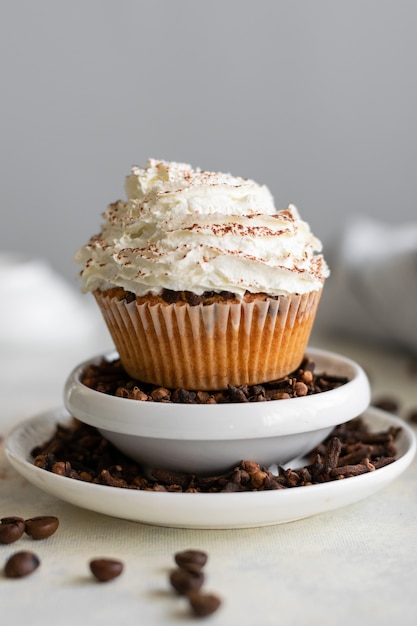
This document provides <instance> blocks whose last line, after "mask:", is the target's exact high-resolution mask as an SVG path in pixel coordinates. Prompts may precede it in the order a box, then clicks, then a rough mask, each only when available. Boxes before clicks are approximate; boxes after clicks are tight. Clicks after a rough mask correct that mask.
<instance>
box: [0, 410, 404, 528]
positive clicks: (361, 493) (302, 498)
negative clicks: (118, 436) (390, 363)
mask: <svg viewBox="0 0 417 626" xmlns="http://www.w3.org/2000/svg"><path fill="white" fill-rule="evenodd" d="M68 419H69V414H68V413H67V411H66V410H65V409H63V408H61V409H57V410H54V411H50V412H48V413H44V414H41V415H39V416H37V417H34V418H32V419H30V420H28V421H26V422H23V423H22V424H19V425H17V426H16V427H15V428H14V429H13V430H12V431H11V432H10V433H9V435H8V437H7V439H6V442H5V452H6V455H7V458H8V460H9V461H10V463H11V464H12V465H13V466H14V468H15V469H16V470H17V471H18V472H19V473H20V474H21V475H22V476H24V477H25V478H26V479H27V480H28V481H30V482H31V483H32V484H33V485H35V486H36V487H38V488H39V489H42V490H43V491H45V492H47V493H49V494H51V495H53V496H55V497H57V498H60V499H61V500H64V501H66V502H69V503H71V504H74V505H76V506H79V507H81V508H85V509H88V510H91V511H96V512H99V513H104V514H106V515H111V516H113V517H119V518H122V519H128V520H133V521H137V522H143V523H147V524H154V525H159V526H170V527H177V528H208V529H220V528H222V529H227V528H250V527H256V526H269V525H273V524H282V523H285V522H291V521H295V520H299V519H303V518H306V517H310V516H312V515H317V514H320V513H325V512H326V511H331V510H333V509H337V508H341V507H344V506H347V505H349V504H352V503H353V502H357V501H359V500H362V499H364V498H366V497H368V496H370V495H371V494H373V493H375V492H377V491H378V490H380V489H382V488H383V487H385V486H386V485H388V484H389V483H390V482H391V481H393V480H394V479H395V478H397V477H398V476H399V475H400V474H401V473H402V472H404V470H406V468H407V467H408V466H409V465H410V463H411V461H412V459H413V457H414V455H415V452H416V438H415V435H414V433H413V431H412V430H411V428H410V427H409V426H407V424H406V423H405V422H403V421H402V420H400V419H399V418H397V417H394V416H392V415H391V414H389V413H386V412H384V411H380V410H378V409H375V408H373V407H371V408H369V409H368V410H367V411H366V412H365V413H364V419H365V421H366V422H367V423H368V424H369V426H370V427H371V429H372V430H374V431H379V430H386V429H387V428H389V427H390V426H401V428H402V432H401V434H400V435H399V437H398V439H397V442H396V444H397V448H398V454H397V459H396V461H394V462H393V463H391V464H390V465H387V466H385V467H382V468H381V469H378V470H376V471H374V472H369V473H367V474H362V475H361V476H355V477H352V478H347V479H344V480H337V481H333V482H329V483H323V484H320V485H311V486H309V487H295V488H292V489H285V490H278V491H258V492H245V493H227V494H226V493H219V494H215V493H163V492H151V491H136V490H135V491H133V490H129V489H119V488H115V487H107V486H103V485H92V484H89V483H84V482H81V481H78V480H73V479H71V478H65V477H63V476H58V475H55V474H52V473H50V472H47V471H45V470H43V469H40V468H38V467H35V466H34V465H33V463H32V462H31V460H30V451H31V450H32V449H33V448H34V447H35V446H36V445H40V444H41V443H43V442H44V441H46V440H47V439H48V438H49V437H50V436H51V435H52V434H53V432H54V430H55V427H56V424H57V423H58V422H59V423H65V422H68ZM289 465H291V466H292V467H294V468H295V467H296V466H297V463H296V462H295V461H294V462H293V463H290V464H289Z"/></svg>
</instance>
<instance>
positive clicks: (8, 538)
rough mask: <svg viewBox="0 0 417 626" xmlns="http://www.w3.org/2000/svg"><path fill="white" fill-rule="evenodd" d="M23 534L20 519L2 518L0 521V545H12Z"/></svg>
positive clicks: (23, 522) (23, 523)
mask: <svg viewBox="0 0 417 626" xmlns="http://www.w3.org/2000/svg"><path fill="white" fill-rule="evenodd" d="M24 532H25V521H24V519H23V518H22V517H3V518H2V519H0V543H13V542H14V541H17V540H18V539H20V537H21V536H22V535H23V533H24Z"/></svg>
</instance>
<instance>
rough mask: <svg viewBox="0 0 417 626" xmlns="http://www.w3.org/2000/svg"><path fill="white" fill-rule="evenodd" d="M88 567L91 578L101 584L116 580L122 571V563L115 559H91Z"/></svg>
mask: <svg viewBox="0 0 417 626" xmlns="http://www.w3.org/2000/svg"><path fill="white" fill-rule="evenodd" d="M89 565H90V570H91V573H92V574H93V576H95V577H96V578H97V580H99V581H100V582H103V583H104V582H107V581H109V580H113V578H117V577H118V576H120V574H121V573H122V571H123V563H122V562H121V561H118V560H117V559H106V558H101V559H92V560H91V561H90V563H89Z"/></svg>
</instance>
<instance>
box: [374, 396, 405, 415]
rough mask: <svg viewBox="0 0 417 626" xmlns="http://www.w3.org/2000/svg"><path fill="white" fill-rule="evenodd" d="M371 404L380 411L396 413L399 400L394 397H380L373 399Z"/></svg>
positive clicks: (398, 407)
mask: <svg viewBox="0 0 417 626" xmlns="http://www.w3.org/2000/svg"><path fill="white" fill-rule="evenodd" d="M373 405H374V406H376V407H377V408H378V409H381V410H382V411H388V412H389V413H398V411H399V409H400V403H399V401H398V400H397V399H396V398H394V397H388V396H386V397H381V398H377V399H375V400H374V402H373Z"/></svg>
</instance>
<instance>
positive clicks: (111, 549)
mask: <svg viewBox="0 0 417 626" xmlns="http://www.w3.org/2000/svg"><path fill="white" fill-rule="evenodd" d="M312 341H313V343H312V345H315V346H317V347H322V348H328V349H334V350H336V351H340V352H343V353H344V354H346V355H347V356H350V357H352V358H355V359H357V360H358V361H359V362H360V363H361V365H362V366H363V367H364V368H365V370H366V371H367V372H368V374H369V376H370V378H371V383H372V386H373V390H374V395H379V394H382V393H384V394H385V393H388V392H389V393H391V391H394V392H395V393H396V394H397V395H398V396H399V397H400V398H402V400H403V404H402V409H401V410H402V412H403V413H404V414H405V413H406V412H408V410H409V409H410V408H411V407H413V406H414V407H415V406H416V405H417V392H416V383H417V375H416V373H415V372H414V374H410V362H409V360H408V358H407V357H404V356H403V355H400V354H397V353H393V352H389V351H387V350H383V349H377V348H375V347H374V348H372V349H371V348H369V347H368V346H362V345H360V344H355V343H354V342H343V341H342V340H338V341H336V340H335V339H334V338H333V339H324V338H323V337H313V340H312ZM97 347H98V346H97V344H95V345H87V344H85V343H84V344H83V345H75V346H73V347H72V348H71V349H70V350H69V349H67V350H65V351H62V350H61V351H57V352H55V353H49V354H45V353H36V352H33V353H32V354H29V353H27V352H26V351H23V352H21V353H20V354H19V353H17V354H15V357H14V358H13V357H12V356H11V355H10V354H9V355H7V354H6V353H5V352H4V351H2V354H1V357H2V359H1V362H0V381H1V385H0V402H1V412H0V434H1V435H2V436H4V435H5V434H6V433H7V432H8V430H9V428H11V427H12V426H13V425H14V424H15V423H16V422H18V421H20V420H23V419H26V418H28V417H31V416H32V415H34V414H36V413H38V412H40V411H43V410H47V409H50V408H54V407H56V406H57V405H59V404H61V403H62V386H63V383H64V380H65V378H66V375H67V374H68V373H69V370H70V369H72V367H73V366H75V365H76V364H77V363H78V362H79V361H80V360H82V359H83V358H86V357H88V356H90V355H91V354H93V353H96V351H97ZM416 470H417V462H416V461H414V462H413V464H412V466H411V467H409V468H408V470H407V471H406V472H405V473H404V474H403V475H402V476H401V477H400V478H398V479H397V480H396V481H395V482H393V483H392V484H390V485H389V486H387V487H386V488H384V489H383V490H382V491H380V492H378V493H376V494H374V495H373V496H371V497H370V498H368V499H367V500H364V501H361V502H359V503H357V504H354V505H351V506H349V507H346V508H343V509H339V510H336V511H333V512H330V513H326V514H323V515H319V516H316V517H312V518H309V519H305V520H301V521H298V522H294V523H290V524H285V525H277V526H270V527H265V528H253V529H245V530H217V531H207V530H181V529H171V528H163V527H153V526H148V525H145V524H140V523H134V522H128V521H123V520H120V519H116V518H112V517H107V516H104V515H100V514H96V513H93V512H89V511H87V510H83V509H80V508H77V507H74V506H72V505H70V504H66V503H64V502H62V501H60V500H58V499H55V498H53V497H52V496H49V495H47V494H46V493H43V492H42V491H40V490H39V489H37V488H35V487H33V486H31V485H30V484H28V483H27V482H26V481H25V480H24V479H23V478H21V477H20V476H19V475H18V474H17V473H16V472H15V471H14V470H13V469H12V468H11V466H10V465H9V464H8V462H7V461H6V459H5V457H4V452H3V448H2V446H0V513H1V517H4V516H9V515H19V516H22V517H25V518H27V517H32V516H35V515H44V514H51V515H57V516H58V517H59V519H60V527H59V529H58V531H57V532H56V534H55V535H54V536H52V537H50V538H49V539H47V540H45V541H39V542H33V540H31V539H29V538H27V537H23V538H22V539H21V540H19V542H17V543H15V544H11V545H8V546H4V545H0V567H1V568H3V564H4V562H5V560H6V559H7V557H8V556H9V555H10V554H12V553H14V552H15V551H17V550H18V549H19V550H20V549H32V550H34V551H35V552H36V553H37V554H38V555H39V556H40V558H41V561H42V563H41V566H40V568H39V569H38V570H37V571H36V572H35V573H34V574H33V575H32V576H30V577H28V578H25V579H19V580H10V579H7V578H5V577H4V576H3V575H2V574H0V616H1V623H2V624H3V623H4V624H6V623H27V624H30V625H31V626H38V625H39V626H44V625H45V624H53V625H54V626H59V625H70V624H77V623H79V624H88V625H89V626H107V625H108V626H115V625H125V624H126V625H128V624H129V625H131V624H146V625H147V626H159V625H164V626H167V625H169V624H173V625H178V626H179V625H180V624H189V623H190V622H192V621H195V618H192V617H190V613H189V611H188V607H187V603H186V602H185V600H184V599H183V598H180V597H178V596H176V595H175V594H174V593H173V592H172V590H171V588H170V586H169V583H168V573H169V571H170V569H171V568H172V567H173V565H174V563H173V554H174V553H175V552H176V551H178V550H181V549H185V548H199V549H203V550H207V551H208V553H209V561H208V564H207V566H206V568H205V569H206V575H207V580H206V583H205V589H206V590H207V591H209V590H210V591H213V592H215V593H218V594H219V595H220V596H221V597H222V598H223V605H222V607H221V608H220V610H219V611H218V612H217V613H215V614H214V615H213V616H211V617H209V618H207V619H206V620H204V621H205V622H206V623H211V624H213V625H214V624H219V625H220V624H221V625H222V626H234V625H239V626H269V625H270V626H278V625H284V626H303V625H306V626H307V625H308V626H315V625H317V626H318V625H320V626H326V625H328V626H334V625H335V624H337V625H338V626H352V624H355V625H356V626H358V625H359V626H360V625H362V624H363V625H365V624H366V625H367V626H368V625H369V624H378V626H388V625H391V624H392V623H397V624H401V625H402V626H408V625H410V626H411V625H414V624H415V621H416V616H417V593H416V574H415V572H416V562H417V495H416V494H417V473H416ZM96 556H110V557H115V558H119V559H122V560H123V561H124V563H125V571H124V573H123V574H122V576H121V577H120V578H118V579H116V580H114V581H112V582H110V583H96V582H95V581H94V580H93V579H92V577H91V575H90V573H89V570H88V561H89V559H90V558H93V557H96Z"/></svg>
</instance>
